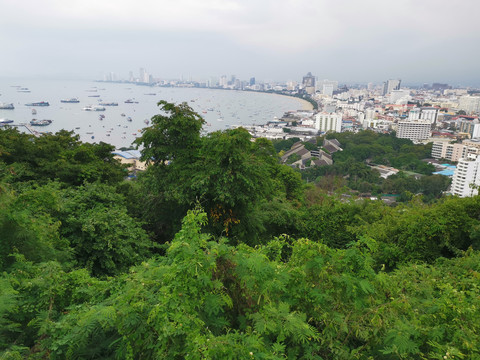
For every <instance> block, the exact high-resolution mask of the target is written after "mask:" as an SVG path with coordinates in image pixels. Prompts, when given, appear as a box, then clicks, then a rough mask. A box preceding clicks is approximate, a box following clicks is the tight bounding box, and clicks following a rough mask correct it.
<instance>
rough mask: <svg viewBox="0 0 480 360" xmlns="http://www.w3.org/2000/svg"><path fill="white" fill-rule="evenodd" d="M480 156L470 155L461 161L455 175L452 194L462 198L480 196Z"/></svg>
mask: <svg viewBox="0 0 480 360" xmlns="http://www.w3.org/2000/svg"><path fill="white" fill-rule="evenodd" d="M479 170H480V156H477V155H473V154H470V155H468V156H467V158H463V159H460V160H459V161H458V164H457V168H456V169H455V173H454V174H453V181H452V188H451V189H452V190H451V191H452V194H453V195H458V196H460V197H467V196H474V195H477V194H478V186H480V171H479Z"/></svg>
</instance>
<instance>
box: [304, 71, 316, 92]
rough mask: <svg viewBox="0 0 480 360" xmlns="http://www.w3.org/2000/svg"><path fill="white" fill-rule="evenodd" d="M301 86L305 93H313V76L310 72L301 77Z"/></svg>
mask: <svg viewBox="0 0 480 360" xmlns="http://www.w3.org/2000/svg"><path fill="white" fill-rule="evenodd" d="M302 88H303V89H304V90H305V92H306V93H307V94H314V93H315V76H313V75H312V73H311V72H309V73H308V74H307V75H305V76H304V77H303V80H302Z"/></svg>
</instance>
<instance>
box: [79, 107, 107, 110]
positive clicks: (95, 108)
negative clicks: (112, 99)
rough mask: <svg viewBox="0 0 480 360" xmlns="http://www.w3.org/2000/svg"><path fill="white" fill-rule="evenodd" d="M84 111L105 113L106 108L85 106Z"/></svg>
mask: <svg viewBox="0 0 480 360" xmlns="http://www.w3.org/2000/svg"><path fill="white" fill-rule="evenodd" d="M83 110H84V111H105V107H103V106H85V107H84V108H83Z"/></svg>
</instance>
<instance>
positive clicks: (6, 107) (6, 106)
mask: <svg viewBox="0 0 480 360" xmlns="http://www.w3.org/2000/svg"><path fill="white" fill-rule="evenodd" d="M13 109H15V106H13V104H3V103H0V110H13Z"/></svg>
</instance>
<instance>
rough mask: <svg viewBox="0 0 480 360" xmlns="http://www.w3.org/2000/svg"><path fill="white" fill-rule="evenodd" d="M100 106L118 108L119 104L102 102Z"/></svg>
mask: <svg viewBox="0 0 480 360" xmlns="http://www.w3.org/2000/svg"><path fill="white" fill-rule="evenodd" d="M99 105H102V106H118V103H116V102H101V103H100V104H99Z"/></svg>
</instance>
